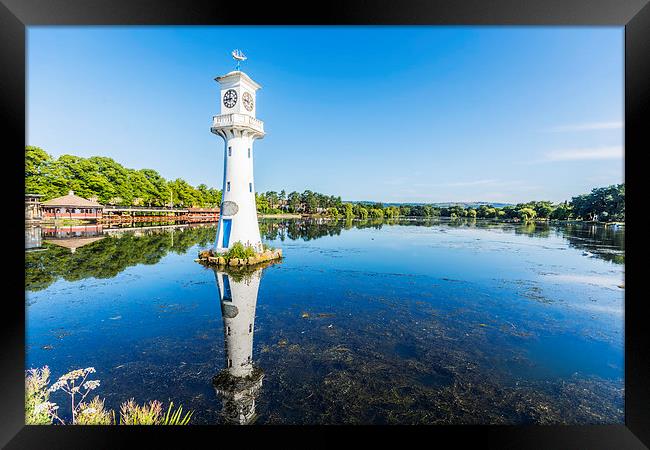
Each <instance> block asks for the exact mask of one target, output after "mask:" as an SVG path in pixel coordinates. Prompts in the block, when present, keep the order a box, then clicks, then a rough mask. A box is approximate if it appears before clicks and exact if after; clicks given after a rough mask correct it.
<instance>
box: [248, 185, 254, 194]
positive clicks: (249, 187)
mask: <svg viewBox="0 0 650 450" xmlns="http://www.w3.org/2000/svg"><path fill="white" fill-rule="evenodd" d="M248 190H249V191H251V192H253V183H248Z"/></svg>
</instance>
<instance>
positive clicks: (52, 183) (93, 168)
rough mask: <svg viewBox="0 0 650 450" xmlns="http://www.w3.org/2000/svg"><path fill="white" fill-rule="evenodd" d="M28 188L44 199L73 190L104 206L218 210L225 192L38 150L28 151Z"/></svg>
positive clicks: (102, 161)
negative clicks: (215, 208) (206, 208)
mask: <svg viewBox="0 0 650 450" xmlns="http://www.w3.org/2000/svg"><path fill="white" fill-rule="evenodd" d="M25 189H26V192H27V193H30V194H41V195H43V200H49V199H51V198H56V197H60V196H62V195H66V194H67V193H68V191H70V190H73V191H74V192H75V194H77V195H79V196H81V197H84V198H88V199H90V198H96V199H97V201H98V202H99V203H101V204H103V205H118V206H170V205H173V206H183V207H214V206H219V204H221V191H220V190H218V189H214V188H208V187H207V186H206V185H205V184H200V185H199V186H197V187H193V186H191V185H190V184H189V183H187V181H185V180H183V179H181V178H178V179H176V180H173V181H168V180H166V179H164V178H163V177H162V176H160V174H159V173H158V172H156V171H155V170H152V169H141V170H135V169H127V168H126V167H124V166H122V165H121V164H119V163H117V162H115V161H114V160H112V159H111V158H105V157H102V156H93V157H90V158H81V157H79V156H73V155H61V156H60V157H59V158H56V159H55V158H52V157H51V156H50V155H48V154H47V153H46V152H45V151H44V150H43V149H40V148H38V147H26V148H25Z"/></svg>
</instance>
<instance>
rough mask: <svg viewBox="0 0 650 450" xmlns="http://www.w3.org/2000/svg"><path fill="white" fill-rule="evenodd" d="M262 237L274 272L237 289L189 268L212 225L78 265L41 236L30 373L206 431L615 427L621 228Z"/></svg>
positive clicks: (129, 234) (266, 226)
mask: <svg viewBox="0 0 650 450" xmlns="http://www.w3.org/2000/svg"><path fill="white" fill-rule="evenodd" d="M260 228H261V231H262V235H263V237H264V241H265V242H267V243H268V244H270V245H272V246H275V247H278V248H282V249H283V253H284V259H283V260H282V261H281V262H280V263H277V264H273V265H271V266H268V267H266V268H264V269H261V270H257V271H255V272H253V273H248V274H245V275H242V274H226V273H223V272H216V271H215V270H213V269H209V268H205V267H203V266H201V265H200V264H198V263H196V262H195V261H194V259H195V258H196V257H197V253H198V251H199V250H201V249H205V248H208V247H209V246H210V243H211V241H212V240H213V239H214V236H215V231H216V229H215V228H214V227H213V226H209V225H206V226H200V227H195V226H193V227H188V226H184V227H176V228H174V227H170V228H162V229H157V228H152V229H146V230H123V231H120V232H110V233H109V232H107V231H106V230H104V231H103V232H101V231H100V232H99V233H95V234H97V236H95V237H99V239H88V237H87V236H86V237H85V241H83V242H81V241H80V243H81V244H82V245H80V246H79V247H76V248H75V250H74V251H71V247H74V245H75V244H74V242H75V241H74V239H79V238H75V237H74V236H72V235H74V234H75V233H72V235H68V236H62V235H61V234H60V233H59V234H57V233H50V234H49V237H48V236H46V237H45V238H44V239H41V241H40V242H39V243H38V246H39V247H38V248H36V249H30V251H28V252H27V253H26V291H27V295H26V316H27V336H26V339H27V355H26V357H27V361H26V364H27V368H30V367H41V366H43V365H48V366H49V367H50V369H51V370H52V377H53V378H54V379H56V378H57V377H58V376H60V375H62V374H63V373H65V372H67V371H69V370H72V369H75V368H83V367H90V366H92V367H95V369H96V370H97V373H96V374H94V375H95V378H96V379H99V380H101V386H100V388H98V389H97V390H96V391H95V392H96V393H97V394H99V395H100V396H102V397H105V398H106V406H107V407H109V408H114V409H119V404H120V403H121V402H122V401H124V400H127V399H129V398H131V397H135V399H136V401H138V402H140V403H142V402H144V401H148V400H153V399H158V400H161V401H163V402H165V403H166V404H167V403H168V402H169V401H174V404H176V405H177V404H179V403H180V404H182V405H183V406H184V409H188V408H189V409H192V410H194V417H193V423H203V424H213V423H224V422H228V423H232V422H234V423H258V424H264V423H309V424H319V423H623V420H624V416H623V394H624V392H623V385H624V378H623V375H624V372H623V367H624V361H623V354H624V352H623V313H624V310H623V307H624V302H623V297H624V288H623V272H624V265H623V264H624V231H623V230H624V229H623V228H618V229H611V228H605V227H602V226H600V225H587V224H577V225H576V224H565V225H550V226H549V225H545V224H544V225H543V224H537V225H535V224H527V225H526V224H497V223H490V222H485V221H473V222H467V221H464V222H463V221H455V222H449V221H404V220H402V221H397V222H391V223H386V222H384V223H381V222H379V223H377V222H370V221H367V222H352V223H347V224H346V223H345V222H344V221H343V222H331V221H330V222H320V223H319V222H318V221H314V220H263V221H262V222H261V223H260ZM30 233H31V234H30V236H31V237H33V234H34V233H35V231H34V230H33V229H32V230H31V231H30ZM77 234H80V233H77ZM81 234H82V233H81ZM39 236H40V235H39ZM62 238H64V239H62ZM71 242H72V243H73V244H71ZM224 280H225V281H224ZM249 357H250V360H249V359H248V358H249ZM233 367H234V369H233ZM236 369H237V370H239V371H240V372H241V371H243V372H245V373H244V375H248V379H247V381H246V382H245V383H234V384H233V383H230V384H228V383H225V384H224V383H221V384H219V380H221V381H223V379H224V375H225V374H228V373H230V374H233V370H236ZM243 372H242V373H243ZM240 375H241V373H240ZM215 376H217V377H216V380H217V386H216V388H215V386H214V385H213V378H214V377H215ZM53 400H54V401H57V400H58V401H59V402H60V403H61V404H64V405H65V400H64V399H63V398H59V397H56V396H55V398H54V399H53Z"/></svg>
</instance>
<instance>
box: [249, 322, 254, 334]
mask: <svg viewBox="0 0 650 450" xmlns="http://www.w3.org/2000/svg"><path fill="white" fill-rule="evenodd" d="M248 332H249V333H252V332H253V324H252V323H249V324H248Z"/></svg>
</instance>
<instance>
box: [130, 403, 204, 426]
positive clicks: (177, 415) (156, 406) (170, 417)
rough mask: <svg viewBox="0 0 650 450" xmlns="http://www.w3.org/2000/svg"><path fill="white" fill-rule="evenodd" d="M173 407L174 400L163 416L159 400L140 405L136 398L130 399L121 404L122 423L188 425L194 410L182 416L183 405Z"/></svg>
mask: <svg viewBox="0 0 650 450" xmlns="http://www.w3.org/2000/svg"><path fill="white" fill-rule="evenodd" d="M173 407H174V402H171V403H170V404H169V408H167V413H166V414H165V416H163V413H162V411H163V409H162V403H160V402H159V401H158V400H153V401H150V402H149V403H148V404H144V405H142V406H140V405H138V404H137V403H136V402H135V400H134V399H130V400H129V401H127V402H124V403H122V405H121V406H120V425H187V424H188V423H189V421H190V419H191V417H192V411H190V412H188V413H186V414H185V416H183V417H181V415H182V413H183V407H182V406H181V407H179V408H178V409H177V410H175V411H174V410H173V409H172V408H173Z"/></svg>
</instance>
